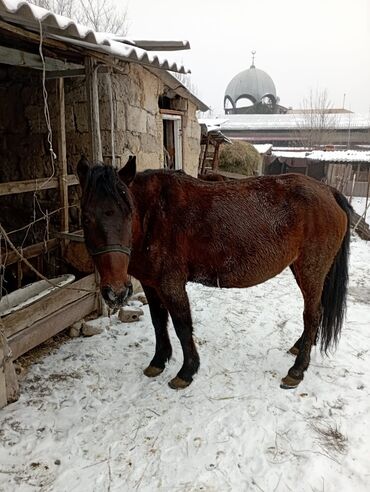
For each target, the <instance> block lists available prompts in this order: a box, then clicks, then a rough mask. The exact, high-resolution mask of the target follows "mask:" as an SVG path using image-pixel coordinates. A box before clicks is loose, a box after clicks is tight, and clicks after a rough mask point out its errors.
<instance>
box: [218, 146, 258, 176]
mask: <svg viewBox="0 0 370 492" xmlns="http://www.w3.org/2000/svg"><path fill="white" fill-rule="evenodd" d="M260 162H261V156H260V155H259V153H258V152H257V150H256V149H255V148H254V147H253V145H251V144H249V143H247V142H239V141H234V142H233V144H232V145H224V146H223V147H222V150H221V153H220V169H222V170H224V171H228V172H234V173H239V174H245V175H246V176H253V173H254V171H256V170H257V169H258V166H259V164H260Z"/></svg>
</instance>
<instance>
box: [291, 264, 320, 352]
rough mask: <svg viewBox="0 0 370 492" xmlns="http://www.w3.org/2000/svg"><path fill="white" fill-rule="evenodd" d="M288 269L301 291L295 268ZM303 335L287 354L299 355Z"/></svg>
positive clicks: (292, 266)
mask: <svg viewBox="0 0 370 492" xmlns="http://www.w3.org/2000/svg"><path fill="white" fill-rule="evenodd" d="M290 269H291V271H292V273H293V276H294V278H295V280H296V282H297V284H298V287H299V288H300V289H301V286H300V279H299V276H298V275H297V273H296V270H295V267H294V264H292V265H290ZM301 292H302V289H301ZM302 295H303V296H304V294H303V292H302ZM303 335H304V331H303V332H302V335H301V336H300V337H299V338H298V340H297V341H296V342H295V343H294V344H293V346H292V347H290V349H289V350H288V352H289V353H290V354H292V355H296V356H297V355H298V354H299V351H300V350H301V347H302V343H303ZM316 339H317V337H315V341H314V343H313V344H314V345H316Z"/></svg>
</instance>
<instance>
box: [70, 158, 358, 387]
mask: <svg viewBox="0 0 370 492" xmlns="http://www.w3.org/2000/svg"><path fill="white" fill-rule="evenodd" d="M78 174H79V178H80V182H81V186H82V190H83V194H82V214H83V227H84V231H85V239H86V245H87V248H88V249H89V251H90V253H91V255H92V256H93V259H94V262H95V264H96V267H97V268H98V271H99V273H100V277H101V292H102V295H103V297H104V299H105V300H106V302H107V303H108V305H109V306H110V307H112V308H117V307H118V306H120V305H121V304H122V303H123V302H124V301H125V299H126V298H127V296H128V295H129V290H130V289H129V281H128V274H131V275H133V276H135V277H136V278H137V279H139V280H140V281H141V283H142V286H143V288H144V291H145V294H146V296H147V299H148V302H149V308H150V313H151V317H152V322H153V325H154V330H155V335H156V348H155V354H154V357H153V359H152V361H151V362H150V364H149V366H148V367H147V368H146V369H145V371H144V374H145V375H146V376H149V377H154V376H157V375H158V374H160V373H161V372H162V371H163V369H164V367H165V363H166V362H167V361H168V360H169V359H170V357H171V352H172V349H171V344H170V340H169V337H168V332H167V321H168V313H169V314H170V315H171V318H172V321H173V325H174V327H175V330H176V334H177V336H178V337H179V339H180V342H181V346H182V350H183V355H184V362H183V365H182V367H181V369H180V371H179V373H178V374H177V376H176V377H175V378H174V379H172V380H171V381H170V383H169V384H170V386H171V388H176V389H179V388H184V387H186V386H188V385H189V384H190V383H191V381H192V379H193V376H194V374H195V373H196V372H197V370H198V368H199V356H198V353H197V349H196V347H195V344H194V341H193V336H192V332H193V325H192V318H191V312H190V306H189V300H188V296H187V294H186V290H185V286H186V283H187V282H188V281H192V282H199V283H202V284H204V285H208V286H213V287H250V286H252V285H256V284H259V283H261V282H265V281H266V280H268V279H270V278H272V277H274V276H275V275H278V274H279V273H280V272H281V271H282V270H284V269H285V268H286V267H287V266H290V268H291V270H292V272H293V274H294V277H295V279H296V281H297V283H298V286H299V287H300V289H301V291H302V295H303V298H304V312H303V320H304V330H303V333H302V336H301V337H300V338H299V340H297V342H296V343H295V344H294V346H293V347H292V349H291V351H292V353H294V354H295V355H296V359H295V363H294V365H293V367H291V369H289V372H288V375H287V376H286V377H285V378H284V379H283V380H282V385H281V386H282V387H283V388H294V387H296V386H297V385H298V384H299V383H300V381H301V380H302V379H303V373H304V371H305V370H306V369H307V367H308V365H309V361H310V352H311V347H312V345H313V344H314V343H315V341H316V336H317V335H318V336H319V337H320V339H321V348H322V350H323V351H325V352H326V351H327V350H328V349H329V348H330V347H331V346H335V345H336V343H337V341H338V339H339V335H340V331H341V326H342V322H343V317H344V312H345V300H346V290H347V281H348V253H349V240H350V225H349V224H350V213H351V207H350V205H349V204H348V202H347V200H346V198H345V197H344V196H343V195H342V194H340V193H339V192H338V191H336V190H335V189H333V188H330V187H328V186H326V185H325V184H322V183H320V182H318V181H315V180H313V179H311V178H308V177H306V176H302V175H299V174H286V175H282V176H262V177H256V178H248V179H245V180H241V181H238V182H211V183H207V182H206V181H201V180H198V179H195V178H192V177H190V176H187V175H186V174H184V173H179V172H173V171H145V172H142V173H138V174H136V164H135V158H134V157H133V158H130V160H129V162H128V163H127V164H126V166H125V167H124V168H123V169H121V170H120V171H118V172H117V171H116V170H114V169H113V168H112V167H109V166H105V165H96V166H93V167H90V165H89V163H88V162H87V160H86V159H85V158H82V159H81V160H80V162H79V164H78Z"/></svg>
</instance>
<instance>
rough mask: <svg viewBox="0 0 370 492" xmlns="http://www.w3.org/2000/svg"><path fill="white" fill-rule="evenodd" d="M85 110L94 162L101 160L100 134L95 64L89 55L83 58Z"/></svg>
mask: <svg viewBox="0 0 370 492" xmlns="http://www.w3.org/2000/svg"><path fill="white" fill-rule="evenodd" d="M85 70H86V91H87V110H88V119H89V134H90V153H91V158H92V160H93V162H94V163H96V162H103V152H102V145H101V135H100V117H99V88H98V73H97V64H96V63H95V61H94V60H92V58H90V57H86V58H85Z"/></svg>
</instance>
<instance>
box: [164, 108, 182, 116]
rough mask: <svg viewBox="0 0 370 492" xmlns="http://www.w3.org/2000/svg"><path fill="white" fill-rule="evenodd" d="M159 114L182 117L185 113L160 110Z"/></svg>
mask: <svg viewBox="0 0 370 492" xmlns="http://www.w3.org/2000/svg"><path fill="white" fill-rule="evenodd" d="M159 112H160V113H161V114H171V115H177V116H184V114H185V111H181V110H178V109H160V110H159Z"/></svg>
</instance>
